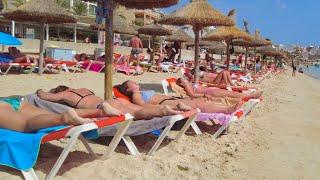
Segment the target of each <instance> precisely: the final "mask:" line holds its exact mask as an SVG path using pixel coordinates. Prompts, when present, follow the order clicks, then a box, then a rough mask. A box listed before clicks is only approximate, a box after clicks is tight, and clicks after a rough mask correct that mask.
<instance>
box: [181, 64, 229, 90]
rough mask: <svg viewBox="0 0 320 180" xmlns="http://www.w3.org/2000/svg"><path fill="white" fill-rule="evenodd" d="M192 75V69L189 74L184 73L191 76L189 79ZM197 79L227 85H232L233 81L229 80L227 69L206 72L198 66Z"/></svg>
mask: <svg viewBox="0 0 320 180" xmlns="http://www.w3.org/2000/svg"><path fill="white" fill-rule="evenodd" d="M193 75H194V70H191V72H190V74H189V75H188V74H187V75H186V76H187V77H189V78H190V77H191V79H190V80H192V78H193ZM199 79H200V80H201V81H203V82H206V83H210V84H216V85H228V86H233V85H234V84H233V82H232V80H231V76H230V72H229V71H227V70H223V71H221V72H220V73H208V72H206V71H205V69H203V67H200V72H199Z"/></svg>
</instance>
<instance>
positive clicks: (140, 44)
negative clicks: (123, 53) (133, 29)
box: [139, 40, 143, 50]
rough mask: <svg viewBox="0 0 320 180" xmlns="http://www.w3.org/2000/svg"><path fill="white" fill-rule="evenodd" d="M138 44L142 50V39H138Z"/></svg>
mask: <svg viewBox="0 0 320 180" xmlns="http://www.w3.org/2000/svg"><path fill="white" fill-rule="evenodd" d="M139 46H140V48H141V49H142V50H143V45H142V41H141V40H139Z"/></svg>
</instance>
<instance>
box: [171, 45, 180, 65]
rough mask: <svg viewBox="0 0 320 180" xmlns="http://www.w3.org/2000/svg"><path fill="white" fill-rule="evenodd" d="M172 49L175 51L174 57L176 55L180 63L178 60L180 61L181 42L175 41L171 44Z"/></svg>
mask: <svg viewBox="0 0 320 180" xmlns="http://www.w3.org/2000/svg"><path fill="white" fill-rule="evenodd" d="M173 49H174V51H175V55H176V54H178V62H180V59H181V42H178V41H175V42H174V43H173ZM174 59H175V58H174ZM173 63H174V61H173Z"/></svg>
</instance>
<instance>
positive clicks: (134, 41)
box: [129, 34, 143, 60]
mask: <svg viewBox="0 0 320 180" xmlns="http://www.w3.org/2000/svg"><path fill="white" fill-rule="evenodd" d="M129 45H130V47H132V50H131V58H133V59H136V60H140V58H139V55H140V54H141V53H142V52H143V45H142V41H141V39H140V37H139V34H137V35H135V36H134V37H133V38H131V40H130V44H129Z"/></svg>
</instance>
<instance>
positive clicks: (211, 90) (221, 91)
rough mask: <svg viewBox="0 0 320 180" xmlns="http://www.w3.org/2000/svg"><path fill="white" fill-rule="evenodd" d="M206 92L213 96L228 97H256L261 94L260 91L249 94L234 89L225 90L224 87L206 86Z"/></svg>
mask: <svg viewBox="0 0 320 180" xmlns="http://www.w3.org/2000/svg"><path fill="white" fill-rule="evenodd" d="M206 94H207V95H211V96H213V97H222V98H224V97H229V98H239V99H247V98H249V99H257V98H259V97H260V96H261V95H262V91H256V92H254V93H251V94H243V93H238V92H235V91H227V90H224V89H217V88H210V87H208V88H206Z"/></svg>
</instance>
